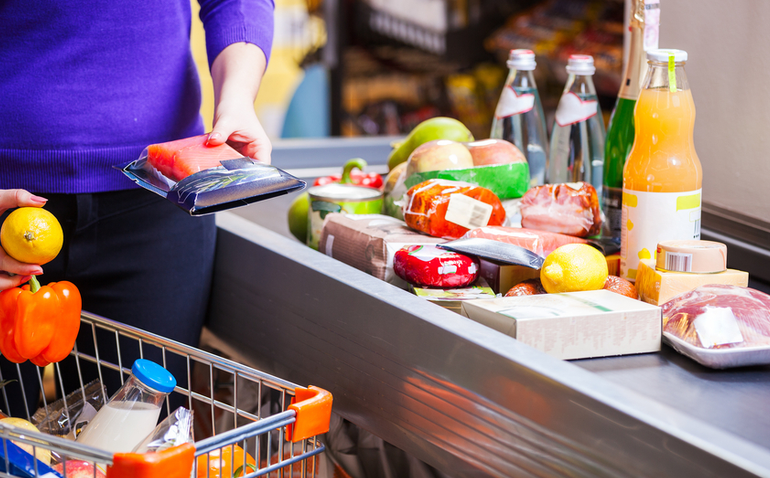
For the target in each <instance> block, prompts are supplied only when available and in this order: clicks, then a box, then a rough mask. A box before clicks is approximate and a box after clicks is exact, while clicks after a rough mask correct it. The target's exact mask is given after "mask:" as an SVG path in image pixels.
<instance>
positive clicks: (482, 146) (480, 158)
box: [465, 139, 527, 166]
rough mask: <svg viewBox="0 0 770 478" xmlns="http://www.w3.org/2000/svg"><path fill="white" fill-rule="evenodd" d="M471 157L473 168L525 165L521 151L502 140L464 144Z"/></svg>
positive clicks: (485, 140) (525, 160) (484, 140)
mask: <svg viewBox="0 0 770 478" xmlns="http://www.w3.org/2000/svg"><path fill="white" fill-rule="evenodd" d="M465 146H467V147H468V150H470V152H471V156H472V157H473V165H474V166H490V165H493V164H508V163H526V162H527V158H525V157H524V155H523V154H522V152H521V150H519V148H517V147H516V146H515V145H514V144H512V143H509V142H508V141H505V140H503V139H482V140H480V141H471V142H470V143H465Z"/></svg>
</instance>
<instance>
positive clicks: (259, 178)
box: [116, 134, 305, 216]
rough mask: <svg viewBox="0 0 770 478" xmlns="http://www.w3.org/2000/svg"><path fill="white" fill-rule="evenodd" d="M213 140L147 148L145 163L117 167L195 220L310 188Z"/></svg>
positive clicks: (203, 137)
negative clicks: (195, 217) (210, 141)
mask: <svg viewBox="0 0 770 478" xmlns="http://www.w3.org/2000/svg"><path fill="white" fill-rule="evenodd" d="M207 140H208V135H205V134H204V135H200V136H193V137H191V138H184V139H179V140H176V141H169V142H167V143H159V144H152V145H149V146H147V147H146V148H145V149H144V151H142V154H141V155H140V156H139V159H137V160H135V161H132V162H130V163H129V164H127V165H124V166H116V168H117V169H120V170H121V171H122V172H123V173H124V174H125V175H126V176H128V177H129V179H131V180H132V181H134V182H135V183H137V184H138V185H139V186H142V187H143V188H145V189H147V190H149V191H152V192H154V193H156V194H158V195H160V196H163V197H165V198H166V199H168V200H169V201H171V202H173V203H174V204H176V205H177V206H179V207H180V208H182V209H184V210H185V211H187V212H189V213H190V214H191V215H193V216H198V215H203V214H210V213H213V212H217V211H223V210H226V209H232V208H234V207H239V206H245V205H246V204H251V203H253V202H257V201H261V200H264V199H269V198H271V197H275V196H280V195H283V194H287V193H290V192H293V191H298V190H301V189H303V188H304V187H305V182H304V181H302V180H300V179H297V178H295V177H294V176H292V175H291V174H289V173H287V172H285V171H283V170H281V169H278V168H276V167H275V166H271V165H269V164H264V163H261V162H259V161H256V160H254V159H251V158H248V157H245V156H243V155H241V154H240V153H238V152H237V151H236V150H234V149H233V148H231V147H230V146H228V145H227V144H222V145H219V146H210V145H208V144H207Z"/></svg>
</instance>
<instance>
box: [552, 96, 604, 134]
mask: <svg viewBox="0 0 770 478" xmlns="http://www.w3.org/2000/svg"><path fill="white" fill-rule="evenodd" d="M598 112H599V102H598V101H597V100H584V99H581V98H580V97H579V96H578V95H576V94H575V93H573V92H571V91H570V92H568V93H565V94H564V95H562V97H561V99H560V100H559V106H557V107H556V114H555V117H556V123H557V124H558V125H559V126H569V125H571V124H575V123H579V122H581V121H585V120H587V119H588V118H590V117H592V116H594V115H595V114H596V113H598Z"/></svg>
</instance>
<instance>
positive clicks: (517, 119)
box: [489, 49, 548, 187]
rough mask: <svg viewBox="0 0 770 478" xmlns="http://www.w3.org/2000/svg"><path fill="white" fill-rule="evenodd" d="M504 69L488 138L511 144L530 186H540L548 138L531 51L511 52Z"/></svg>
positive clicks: (533, 56) (542, 179) (543, 179)
mask: <svg viewBox="0 0 770 478" xmlns="http://www.w3.org/2000/svg"><path fill="white" fill-rule="evenodd" d="M507 66H508V68H509V72H508V78H507V79H506V80H505V86H504V87H503V90H502V92H501V93H500V100H499V101H498V103H497V108H496V109H495V115H494V119H493V120H492V130H491V132H490V133H489V137H490V138H500V139H504V140H506V141H509V142H511V143H513V144H515V145H516V147H517V148H518V149H519V150H520V151H522V152H523V153H524V156H525V157H526V160H527V163H528V164H529V176H530V183H529V184H530V186H532V187H534V186H540V185H542V184H544V183H545V168H546V162H547V161H546V160H547V157H548V137H547V135H546V134H547V133H546V131H547V129H546V127H545V114H543V105H542V103H541V101H540V94H539V93H538V91H537V85H536V84H535V76H534V74H533V73H534V70H535V67H536V63H535V54H534V53H533V52H532V50H524V49H518V50H511V51H510V54H509V57H508V61H507Z"/></svg>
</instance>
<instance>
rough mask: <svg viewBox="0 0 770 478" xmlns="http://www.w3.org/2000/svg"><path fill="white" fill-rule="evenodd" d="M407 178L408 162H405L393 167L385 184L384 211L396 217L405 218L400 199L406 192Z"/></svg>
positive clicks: (383, 191)
mask: <svg viewBox="0 0 770 478" xmlns="http://www.w3.org/2000/svg"><path fill="white" fill-rule="evenodd" d="M405 180H406V162H403V163H401V164H399V165H398V166H396V167H395V168H393V169H391V170H390V172H389V173H388V175H387V176H386V177H385V184H384V185H383V190H382V194H383V198H382V213H383V214H385V215H387V216H391V217H395V218H396V219H401V220H403V219H404V213H403V211H402V209H401V204H400V200H401V199H402V198H403V196H404V193H406V189H407V188H406V186H405V185H404V181H405Z"/></svg>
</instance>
